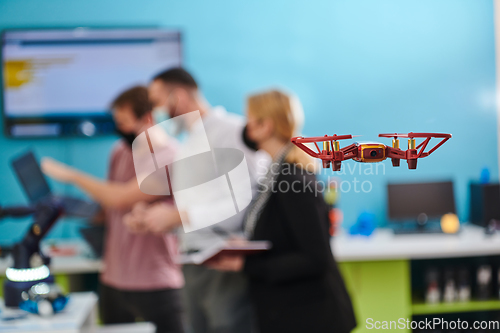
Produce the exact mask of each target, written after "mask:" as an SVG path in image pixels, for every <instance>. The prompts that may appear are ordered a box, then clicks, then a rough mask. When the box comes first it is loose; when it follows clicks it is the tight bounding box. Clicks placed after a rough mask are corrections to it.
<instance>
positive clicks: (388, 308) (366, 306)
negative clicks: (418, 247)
mask: <svg viewBox="0 0 500 333" xmlns="http://www.w3.org/2000/svg"><path fill="white" fill-rule="evenodd" d="M339 267H340V270H341V272H342V275H343V276H344V280H345V283H346V286H347V289H348V291H349V293H350V295H351V299H352V302H353V306H354V310H355V312H356V319H357V322H358V326H357V328H356V329H355V330H354V331H353V333H361V332H370V331H373V329H375V326H373V329H369V328H370V327H372V326H371V325H372V324H373V325H375V324H376V325H377V327H382V325H384V324H386V325H391V324H392V328H396V325H402V324H400V322H398V320H401V321H402V322H404V324H405V325H406V320H411V318H412V300H411V282H410V265H409V262H408V261H406V260H400V261H364V262H341V263H339ZM370 319H371V320H370ZM367 320H368V323H369V324H368V326H367ZM377 321H378V323H376V322H377ZM384 322H385V323H384ZM391 322H392V323H391ZM405 331H407V332H409V331H411V330H406V329H398V332H405Z"/></svg>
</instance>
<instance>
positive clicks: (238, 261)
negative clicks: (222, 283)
mask: <svg viewBox="0 0 500 333" xmlns="http://www.w3.org/2000/svg"><path fill="white" fill-rule="evenodd" d="M205 265H206V266H207V267H208V268H211V269H216V270H219V271H226V272H241V271H242V270H243V266H244V265H245V257H244V256H235V255H225V256H219V257H217V258H215V259H212V260H209V261H208V262H207V263H205Z"/></svg>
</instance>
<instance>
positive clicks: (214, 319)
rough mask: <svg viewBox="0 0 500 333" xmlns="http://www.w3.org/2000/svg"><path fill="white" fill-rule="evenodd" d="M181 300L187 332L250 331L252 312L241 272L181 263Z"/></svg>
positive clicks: (241, 332)
mask: <svg viewBox="0 0 500 333" xmlns="http://www.w3.org/2000/svg"><path fill="white" fill-rule="evenodd" d="M182 270H183V272H184V278H185V280H186V285H185V286H184V289H183V294H184V304H185V306H186V315H187V318H188V323H189V327H188V328H189V332H190V333H251V332H253V328H254V325H253V320H252V319H253V316H252V309H251V304H250V297H249V294H248V280H247V278H246V276H245V275H244V274H243V273H233V272H221V271H217V270H213V269H208V268H207V267H205V266H202V265H184V266H183V268H182Z"/></svg>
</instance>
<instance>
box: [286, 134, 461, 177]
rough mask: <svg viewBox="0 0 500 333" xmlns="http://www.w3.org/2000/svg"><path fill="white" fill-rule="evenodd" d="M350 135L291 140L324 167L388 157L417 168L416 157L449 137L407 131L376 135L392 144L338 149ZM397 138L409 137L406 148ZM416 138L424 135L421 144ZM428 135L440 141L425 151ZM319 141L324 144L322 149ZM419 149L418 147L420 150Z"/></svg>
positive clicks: (336, 168)
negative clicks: (402, 147) (349, 161)
mask: <svg viewBox="0 0 500 333" xmlns="http://www.w3.org/2000/svg"><path fill="white" fill-rule="evenodd" d="M352 137H353V136H352V135H332V136H328V135H325V136H318V137H312V138H304V137H295V138H292V140H291V141H292V143H293V144H295V145H296V146H297V147H299V148H300V149H302V150H303V151H305V152H306V153H307V154H309V155H310V156H312V157H315V158H319V159H321V160H322V161H323V168H329V167H330V165H331V166H332V169H333V171H340V168H341V165H342V161H345V160H349V159H353V160H354V161H356V162H361V163H375V162H381V161H383V160H385V159H386V158H391V160H392V165H393V166H395V167H397V166H399V164H400V160H402V159H403V160H406V161H407V162H408V169H416V168H417V159H419V158H423V157H427V156H429V155H430V154H431V153H432V152H434V151H435V150H436V149H438V148H439V147H440V146H441V145H443V144H444V143H445V142H446V141H448V140H449V139H450V138H451V134H442V133H412V132H410V133H408V134H398V133H394V134H379V137H383V138H393V140H392V146H386V145H384V144H382V143H353V144H351V145H349V146H346V147H344V148H340V144H339V140H345V139H352ZM399 138H408V149H407V150H402V149H400V148H399ZM416 138H425V140H424V141H422V142H421V143H420V144H418V145H417V144H416V140H415V139H416ZM431 138H439V139H441V141H440V142H439V143H438V144H436V145H435V146H434V147H433V148H432V149H430V150H429V151H427V152H426V151H425V148H427V145H428V143H429V141H430V140H431ZM318 142H322V143H323V147H322V149H320V147H319V146H318ZM304 143H314V145H315V146H316V148H317V149H318V152H315V151H314V150H312V149H310V148H309V147H307V146H306V145H305V144H304ZM419 149H420V150H419Z"/></svg>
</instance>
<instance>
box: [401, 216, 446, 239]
mask: <svg viewBox="0 0 500 333" xmlns="http://www.w3.org/2000/svg"><path fill="white" fill-rule="evenodd" d="M393 231H394V234H395V235H406V234H444V232H443V230H442V229H441V224H440V223H439V222H437V221H433V222H429V217H428V216H427V214H424V213H422V214H420V215H419V216H418V217H417V219H416V221H415V222H414V223H409V224H404V223H400V224H397V225H395V226H394V227H393Z"/></svg>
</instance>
